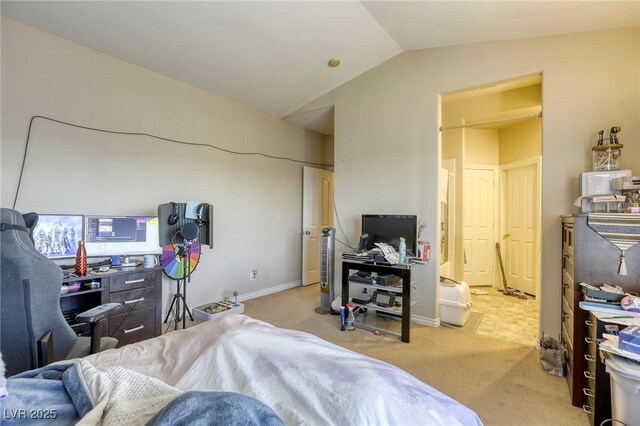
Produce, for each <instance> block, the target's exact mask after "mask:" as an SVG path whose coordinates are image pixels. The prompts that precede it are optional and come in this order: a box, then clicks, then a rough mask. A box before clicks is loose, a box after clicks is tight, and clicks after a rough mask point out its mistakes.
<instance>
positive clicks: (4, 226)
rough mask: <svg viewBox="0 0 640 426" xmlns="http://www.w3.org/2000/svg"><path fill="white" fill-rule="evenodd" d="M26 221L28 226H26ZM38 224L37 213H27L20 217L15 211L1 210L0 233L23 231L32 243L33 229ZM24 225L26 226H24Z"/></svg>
mask: <svg viewBox="0 0 640 426" xmlns="http://www.w3.org/2000/svg"><path fill="white" fill-rule="evenodd" d="M27 221H28V225H27ZM37 223H38V214H37V213H33V212H32V213H27V214H26V215H24V216H23V215H22V214H20V213H19V212H17V211H16V210H11V209H4V208H3V209H2V222H1V223H0V231H2V232H4V231H11V230H14V231H23V232H26V233H27V234H28V235H29V238H30V239H31V242H33V235H32V234H33V228H34V227H35V226H36V224H37ZM25 225H26V226H25Z"/></svg>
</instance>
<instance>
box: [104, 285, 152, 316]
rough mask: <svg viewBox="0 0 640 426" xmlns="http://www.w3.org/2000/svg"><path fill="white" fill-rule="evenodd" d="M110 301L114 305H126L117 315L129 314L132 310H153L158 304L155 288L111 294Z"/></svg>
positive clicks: (149, 287)
mask: <svg viewBox="0 0 640 426" xmlns="http://www.w3.org/2000/svg"><path fill="white" fill-rule="evenodd" d="M109 301H110V302H113V303H122V304H123V305H124V306H123V307H122V308H123V309H122V310H120V311H118V313H117V314H116V315H121V314H124V313H128V312H130V311H132V310H142V309H147V308H151V307H154V306H155V304H156V291H155V286H148V287H140V288H134V289H132V290H123V291H117V292H115V293H111V294H110V296H109Z"/></svg>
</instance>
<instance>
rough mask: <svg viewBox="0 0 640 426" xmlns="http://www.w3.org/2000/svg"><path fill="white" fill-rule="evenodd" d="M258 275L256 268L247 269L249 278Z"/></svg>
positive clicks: (254, 277) (252, 278)
mask: <svg viewBox="0 0 640 426" xmlns="http://www.w3.org/2000/svg"><path fill="white" fill-rule="evenodd" d="M257 275H258V270H257V269H252V270H250V271H249V280H250V281H253V280H255V279H256V276H257Z"/></svg>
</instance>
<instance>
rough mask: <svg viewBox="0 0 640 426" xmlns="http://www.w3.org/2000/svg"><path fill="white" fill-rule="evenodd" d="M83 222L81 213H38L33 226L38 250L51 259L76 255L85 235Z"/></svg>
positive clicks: (34, 239)
mask: <svg viewBox="0 0 640 426" xmlns="http://www.w3.org/2000/svg"><path fill="white" fill-rule="evenodd" d="M82 223H83V222H82V215H80V214H67V215H63V214H38V223H37V224H36V226H35V227H34V228H33V241H34V244H35V246H36V250H38V251H39V252H40V253H41V254H43V255H45V256H46V257H48V258H49V259H63V258H70V257H75V255H76V251H78V241H80V240H81V239H82V235H83V233H82Z"/></svg>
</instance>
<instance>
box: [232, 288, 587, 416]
mask: <svg viewBox="0 0 640 426" xmlns="http://www.w3.org/2000/svg"><path fill="white" fill-rule="evenodd" d="M319 302H320V291H319V289H318V286H317V285H312V286H308V287H299V288H295V289H292V290H287V291H283V292H280V293H276V294H273V295H269V296H264V297H261V298H258V299H253V300H249V301H246V302H245V313H246V314H247V315H249V316H251V317H253V318H257V319H261V320H263V321H266V322H269V323H271V324H273V325H276V326H278V327H284V328H292V329H296V330H301V331H306V332H308V333H312V334H315V335H317V336H320V337H322V338H323V339H325V340H328V341H330V342H332V343H335V344H338V345H340V346H343V347H346V348H348V349H351V350H354V351H356V352H360V353H362V354H365V355H368V356H371V357H374V358H377V359H380V360H383V361H386V362H389V363H391V364H394V365H396V366H398V367H400V368H402V369H404V370H406V371H408V372H409V373H411V374H412V375H414V376H415V377H417V378H419V379H420V380H422V381H424V382H425V383H427V384H429V385H431V386H433V387H434V388H436V389H438V390H440V391H441V392H444V393H445V394H447V395H449V396H451V397H453V398H454V399H456V400H458V401H460V402H461V403H463V404H465V405H466V406H468V407H469V408H471V409H472V410H474V411H476V412H477V413H478V415H479V416H480V418H481V419H482V421H483V422H484V423H485V425H545V426H546V425H580V426H583V425H587V424H588V421H587V418H586V415H585V414H584V413H583V412H582V410H581V409H579V408H576V407H573V406H571V403H570V401H569V391H568V389H567V385H566V382H565V380H564V379H562V378H559V377H553V376H549V375H547V374H546V373H545V372H543V371H542V369H541V368H540V364H539V362H538V352H537V351H536V350H535V349H534V348H532V347H531V346H525V345H522V344H519V343H512V342H507V341H503V340H498V339H495V338H491V337H486V336H480V335H477V334H472V333H467V332H463V331H459V330H454V329H450V328H444V327H440V328H429V327H421V326H417V325H414V326H412V328H411V343H409V344H406V343H401V342H400V341H399V339H397V338H395V337H391V336H384V335H383V336H375V335H374V334H373V333H371V332H369V331H365V330H360V329H356V330H355V331H340V328H339V319H338V317H336V316H331V315H319V314H316V313H315V312H314V311H313V309H314V308H315V307H316V306H318V305H319ZM416 424H420V422H419V420H418V419H416Z"/></svg>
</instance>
